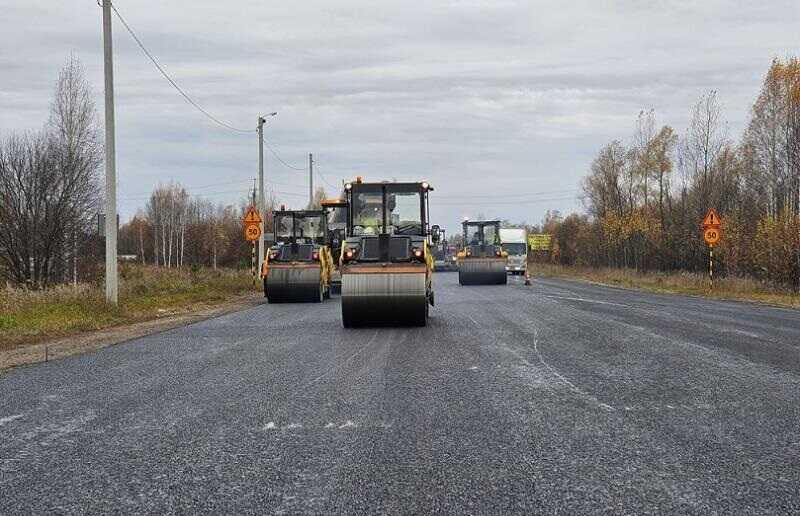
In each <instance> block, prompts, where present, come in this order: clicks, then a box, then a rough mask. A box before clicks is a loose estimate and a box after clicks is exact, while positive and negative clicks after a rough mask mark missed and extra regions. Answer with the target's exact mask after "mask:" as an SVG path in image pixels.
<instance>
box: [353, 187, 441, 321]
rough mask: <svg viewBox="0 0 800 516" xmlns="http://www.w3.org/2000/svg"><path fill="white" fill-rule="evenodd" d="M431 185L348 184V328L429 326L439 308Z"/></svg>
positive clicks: (436, 239) (437, 237)
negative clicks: (430, 315)
mask: <svg viewBox="0 0 800 516" xmlns="http://www.w3.org/2000/svg"><path fill="white" fill-rule="evenodd" d="M432 190H433V188H431V186H430V185H429V184H428V183H427V182H419V183H406V182H402V183H401V182H381V183H367V182H362V181H361V180H360V179H357V180H356V181H355V182H352V183H347V184H345V197H346V200H347V205H348V210H347V212H348V213H347V231H346V233H347V238H346V240H345V242H344V244H343V245H342V255H341V266H340V269H341V273H342V324H343V325H344V327H345V328H352V327H357V326H425V325H426V324H427V320H428V310H429V307H431V306H433V303H434V299H433V287H432V284H431V277H432V272H433V255H432V253H431V249H430V245H431V244H434V243H437V242H438V241H439V234H438V231H436V229H437V228H434V229H433V230H431V228H430V227H429V221H428V194H429V193H430V192H431V191H432Z"/></svg>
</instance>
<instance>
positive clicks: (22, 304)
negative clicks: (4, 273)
mask: <svg viewBox="0 0 800 516" xmlns="http://www.w3.org/2000/svg"><path fill="white" fill-rule="evenodd" d="M253 290H254V287H253V286H252V278H251V277H250V276H249V275H248V274H247V273H246V272H237V271H212V270H199V271H188V270H183V271H178V270H175V269H170V270H166V269H158V268H155V267H143V266H131V265H125V266H123V267H121V269H120V295H119V297H120V304H119V306H117V307H113V306H108V305H106V303H105V296H104V290H103V287H102V285H89V284H81V285H78V286H77V288H76V287H73V286H71V285H60V286H57V287H54V288H50V289H47V290H43V291H30V290H24V289H5V290H0V350H3V349H10V348H13V347H17V346H20V345H23V344H29V343H35V342H39V341H42V340H45V339H50V338H54V337H62V336H67V335H71V334H74V333H78V332H82V331H91V330H97V329H101V328H108V327H111V326H116V325H121V324H127V323H132V322H138V321H145V320H148V319H154V318H157V317H159V316H163V315H165V314H172V313H178V312H185V311H190V310H194V309H197V308H198V307H207V306H210V305H214V304H216V303H220V302H223V301H227V300H230V299H232V298H234V297H237V296H241V295H243V294H245V293H247V292H252V291H253Z"/></svg>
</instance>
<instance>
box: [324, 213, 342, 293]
mask: <svg viewBox="0 0 800 516" xmlns="http://www.w3.org/2000/svg"><path fill="white" fill-rule="evenodd" d="M321 204H322V208H323V209H324V210H326V211H327V212H328V242H329V243H330V247H331V254H332V256H333V270H332V271H331V293H332V294H341V292H342V273H341V270H340V265H341V264H340V258H341V256H342V244H344V241H345V239H346V238H347V201H346V200H345V199H344V198H341V199H323V200H322V203H321Z"/></svg>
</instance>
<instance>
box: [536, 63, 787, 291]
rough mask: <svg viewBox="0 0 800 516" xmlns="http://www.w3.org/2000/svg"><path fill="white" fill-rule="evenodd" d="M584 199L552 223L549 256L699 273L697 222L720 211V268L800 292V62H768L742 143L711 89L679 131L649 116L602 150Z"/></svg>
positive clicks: (547, 224) (701, 256) (703, 253)
mask: <svg viewBox="0 0 800 516" xmlns="http://www.w3.org/2000/svg"><path fill="white" fill-rule="evenodd" d="M583 200H584V203H585V206H586V209H587V215H575V214H573V215H570V216H568V217H566V218H562V217H561V216H560V215H558V214H557V213H555V214H550V215H549V216H548V218H547V219H546V220H545V221H544V228H543V229H544V230H545V231H547V232H550V233H552V234H554V236H555V242H556V244H555V247H554V250H553V255H552V259H553V261H556V262H559V263H562V264H565V265H573V264H574V265H583V266H594V267H608V266H610V267H625V268H634V269H637V270H642V271H646V270H662V271H668V270H687V271H693V272H702V271H704V270H706V269H707V267H708V247H707V246H706V244H705V243H704V242H703V239H702V232H701V228H700V223H701V220H702V218H703V215H704V214H705V212H706V210H707V209H708V208H711V207H714V208H715V209H716V210H717V211H718V212H719V213H720V215H721V217H722V219H723V226H722V234H723V239H722V242H721V243H720V244H719V245H718V246H717V247H716V248H715V254H716V258H717V272H718V273H719V274H722V275H726V274H727V275H736V276H748V277H753V278H757V279H759V280H763V281H765V282H769V283H771V284H775V285H779V286H786V287H791V288H792V289H793V290H795V291H798V290H800V61H798V59H796V58H792V59H788V60H786V61H781V60H777V59H776V60H774V61H773V62H772V65H771V66H770V68H769V71H768V72H767V74H766V77H765V79H764V82H763V85H762V88H761V91H760V92H759V95H758V97H757V99H756V100H755V103H754V105H753V108H752V112H751V118H750V122H749V124H748V126H747V128H746V130H745V133H744V135H743V137H742V138H741V140H740V141H739V142H735V141H733V140H731V139H730V138H729V137H728V136H727V133H726V126H725V122H724V120H723V119H722V109H721V106H720V103H719V99H718V97H717V93H716V92H714V91H711V92H709V93H707V94H705V95H703V96H702V97H701V98H700V99H699V101H698V102H697V103H696V104H695V105H694V106H693V109H692V111H691V116H690V120H689V125H688V128H687V129H686V131H685V133H684V134H683V135H680V136H679V135H678V134H677V133H676V132H675V130H674V129H673V128H671V127H669V126H663V127H661V128H660V129H658V130H657V129H656V124H655V115H654V113H653V112H642V113H641V114H640V115H639V118H638V121H637V124H636V129H635V132H634V136H633V138H632V141H631V143H630V144H628V145H626V144H623V143H622V142H621V141H612V142H610V143H609V144H607V145H605V146H604V147H603V148H601V149H600V151H599V152H598V154H597V156H596V157H595V159H594V160H593V162H592V165H591V168H590V170H589V173H588V175H587V176H586V177H585V179H584V181H583Z"/></svg>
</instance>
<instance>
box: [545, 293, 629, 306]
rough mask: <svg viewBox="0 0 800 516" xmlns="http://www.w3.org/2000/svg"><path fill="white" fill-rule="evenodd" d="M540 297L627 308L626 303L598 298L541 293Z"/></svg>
mask: <svg viewBox="0 0 800 516" xmlns="http://www.w3.org/2000/svg"><path fill="white" fill-rule="evenodd" d="M542 297H546V298H548V299H563V300H565V301H580V302H583V303H594V304H597V305H609V306H621V307H623V308H629V307H628V305H623V304H622V303H612V302H611V301H600V300H599V299H586V298H584V297H569V296H553V295H547V294H545V295H542Z"/></svg>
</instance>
